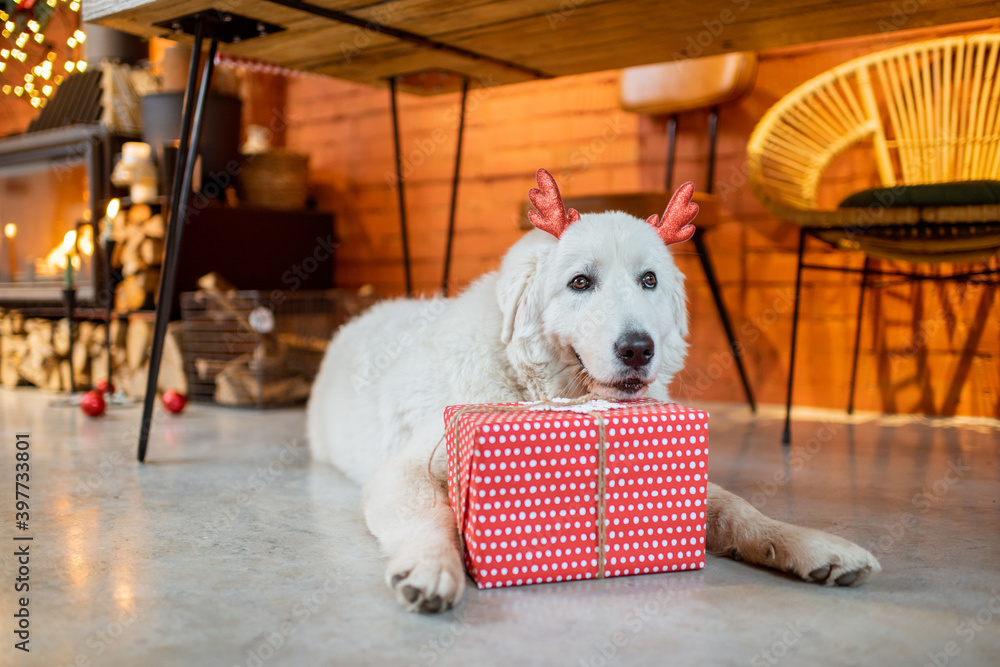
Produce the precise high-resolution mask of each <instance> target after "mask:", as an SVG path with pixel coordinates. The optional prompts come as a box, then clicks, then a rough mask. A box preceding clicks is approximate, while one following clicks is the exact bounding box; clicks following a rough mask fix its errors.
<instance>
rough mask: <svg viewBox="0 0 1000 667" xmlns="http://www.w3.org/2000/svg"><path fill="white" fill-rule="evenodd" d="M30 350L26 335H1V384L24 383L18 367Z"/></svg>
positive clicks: (13, 385) (7, 385) (6, 385)
mask: <svg viewBox="0 0 1000 667" xmlns="http://www.w3.org/2000/svg"><path fill="white" fill-rule="evenodd" d="M27 352H28V341H27V338H26V337H25V336H24V335H4V336H0V384H2V385H3V386H5V387H16V386H18V385H20V384H24V380H23V378H22V377H21V374H20V373H19V372H18V370H17V368H18V366H20V365H21V360H22V359H23V358H24V355H25V354H27Z"/></svg>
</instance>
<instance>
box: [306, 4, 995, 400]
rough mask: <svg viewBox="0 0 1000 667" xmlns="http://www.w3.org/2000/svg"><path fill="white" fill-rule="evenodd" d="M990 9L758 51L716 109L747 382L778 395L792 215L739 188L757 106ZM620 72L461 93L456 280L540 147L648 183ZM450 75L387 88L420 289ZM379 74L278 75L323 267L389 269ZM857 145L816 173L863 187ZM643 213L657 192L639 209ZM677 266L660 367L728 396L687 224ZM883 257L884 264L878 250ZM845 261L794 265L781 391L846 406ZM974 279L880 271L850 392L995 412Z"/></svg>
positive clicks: (642, 143)
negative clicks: (425, 89) (684, 291)
mask: <svg viewBox="0 0 1000 667" xmlns="http://www.w3.org/2000/svg"><path fill="white" fill-rule="evenodd" d="M983 29H989V30H996V29H1000V21H991V22H985V23H979V24H976V25H968V24H967V25H965V26H959V27H957V28H956V27H949V28H945V29H942V28H938V29H931V30H920V31H910V32H907V33H894V34H892V35H888V34H886V35H877V36H873V37H867V38H861V39H853V40H848V41H839V42H830V43H825V44H819V45H811V46H808V47H796V48H788V49H783V50H780V51H772V52H765V53H763V54H761V61H760V71H759V75H758V78H757V84H756V86H755V88H754V90H753V91H752V93H751V94H750V95H749V96H748V97H746V98H745V99H743V100H742V101H741V102H739V103H738V104H736V105H734V106H730V107H728V108H725V109H724V110H723V111H722V114H721V120H720V127H721V135H720V140H719V150H718V156H719V161H718V164H717V172H716V179H715V180H716V192H718V193H719V195H720V196H721V198H722V202H723V208H724V210H725V216H726V222H725V223H724V224H723V225H722V226H721V227H720V228H719V229H718V230H717V231H715V232H714V235H713V236H711V237H709V246H710V247H711V250H712V252H713V255H714V260H715V263H716V266H717V268H718V272H719V274H720V278H721V280H722V284H723V289H724V292H725V298H726V300H727V302H728V304H729V308H730V313H731V316H732V317H733V319H734V323H735V327H736V329H737V330H738V331H739V332H740V334H741V338H742V340H743V342H744V344H745V345H746V349H747V351H746V360H747V364H748V365H749V367H750V372H751V375H752V381H753V384H754V386H755V388H756V390H757V392H758V396H759V399H760V400H761V401H763V402H768V403H782V402H783V400H784V390H785V382H786V377H787V371H788V348H789V337H790V330H791V304H792V299H793V294H794V284H795V283H794V281H795V250H796V244H797V239H798V232H797V228H796V227H794V226H792V225H789V224H787V223H784V222H782V221H780V220H777V219H775V218H774V217H773V216H772V215H770V214H769V213H768V212H767V211H766V210H765V209H763V207H762V206H761V205H760V204H759V203H758V202H757V200H756V199H755V198H754V196H753V194H752V192H751V191H750V188H749V186H748V185H747V183H746V178H745V175H744V161H745V145H746V141H747V139H748V137H749V134H750V132H751V131H752V129H753V127H754V125H755V123H756V121H757V120H758V119H759V118H760V117H761V115H762V114H763V113H764V111H765V110H766V109H768V108H769V107H770V106H771V105H772V104H773V103H774V102H775V101H777V100H778V99H779V98H780V97H781V96H782V95H784V94H785V93H786V92H788V91H789V90H791V89H792V88H793V87H795V86H796V85H798V84H799V83H801V82H803V81H805V80H806V79H808V78H809V77H811V76H813V75H815V74H818V73H820V72H822V71H824V70H826V69H828V68H830V67H832V66H834V65H836V64H838V63H841V62H844V61H846V60H848V59H850V58H853V57H855V56H858V55H861V54H864V53H869V52H873V51H877V50H881V49H885V48H889V47H891V46H894V45H896V44H898V43H902V42H905V41H915V40H919V39H926V38H928V37H932V36H937V35H942V34H951V33H954V32H970V31H977V30H983ZM617 85H618V72H617V71H608V72H600V73H596V74H589V75H581V76H574V77H567V78H562V79H557V80H554V81H545V82H537V83H535V82H532V83H524V84H517V85H512V86H503V87H495V88H489V87H487V88H484V89H478V90H474V91H473V92H472V93H471V94H470V100H469V112H468V120H467V134H466V152H465V156H464V161H463V168H462V181H461V190H460V193H459V201H458V217H457V229H458V233H457V236H456V240H455V255H454V264H453V266H454V269H453V277H454V282H455V286H456V287H458V288H460V287H461V286H462V285H465V284H467V283H468V282H469V281H470V280H472V279H474V278H475V277H476V276H477V275H479V274H481V273H483V272H485V271H489V270H491V269H494V268H495V267H496V266H497V265H498V262H499V260H500V257H501V256H502V254H503V252H504V251H505V249H506V248H507V247H508V246H510V245H511V244H512V243H513V242H514V241H515V240H517V238H518V237H519V236H520V234H521V232H520V231H519V230H518V224H517V223H518V216H519V214H520V207H521V204H522V201H523V200H524V198H525V197H526V193H527V191H528V189H529V188H530V187H531V186H532V185H533V180H532V175H533V173H534V171H535V169H537V168H538V167H540V166H544V167H546V168H548V169H549V170H550V171H552V172H553V173H554V174H555V175H556V178H557V180H558V182H559V184H560V187H561V188H562V190H563V192H564V193H565V194H566V195H586V194H592V193H599V192H626V191H630V190H635V189H656V188H659V187H662V185H661V183H662V179H663V157H662V156H663V154H664V146H665V139H664V122H663V121H662V120H661V119H652V118H647V117H640V116H637V115H633V114H629V113H625V112H623V111H621V110H620V109H619V108H618V101H617ZM457 103H458V99H457V95H449V96H443V97H436V98H419V97H412V96H405V97H404V98H403V100H402V104H401V115H402V141H403V153H404V167H405V169H406V172H407V178H408V180H407V190H406V195H407V207H408V210H409V214H410V221H411V228H410V234H411V248H412V250H411V252H412V253H413V265H414V276H415V285H416V289H417V290H418V291H419V292H423V293H428V294H429V293H432V292H434V290H435V289H436V288H437V286H438V284H439V282H440V278H441V262H442V256H443V249H444V242H445V229H446V220H447V210H448V208H447V207H448V197H449V184H450V174H451V167H452V160H453V157H454V137H455V127H456V118H457V115H456V110H457ZM388 108H389V107H388V92H387V91H386V90H378V89H372V88H369V87H365V86H361V85H355V84H350V83H344V82H340V81H335V80H330V79H325V78H320V77H315V76H296V77H294V78H292V79H291V81H290V82H289V86H288V107H287V118H288V120H289V126H288V132H287V143H288V146H289V147H290V148H293V149H297V150H301V151H307V152H308V153H309V154H310V156H311V159H312V162H311V169H312V176H311V180H312V184H313V188H314V192H315V193H316V195H317V197H318V199H319V201H320V203H321V205H322V206H323V207H325V208H330V209H332V210H334V211H336V212H337V215H338V220H339V234H340V237H341V242H342V245H341V248H340V250H339V253H338V268H337V276H336V278H337V282H338V283H339V284H340V285H344V286H357V285H361V284H364V283H372V284H374V285H375V286H376V287H377V288H378V289H379V291H381V292H384V293H387V294H400V293H401V292H402V288H403V282H402V272H401V263H400V243H399V233H398V222H397V212H396V199H395V196H394V191H393V190H392V187H391V183H392V180H393V157H392V156H393V153H392V139H391V135H390V127H391V126H390V117H389V113H388ZM679 137H680V139H679V148H678V150H679V166H678V175H677V177H678V178H679V179H681V180H683V179H687V178H690V179H692V180H694V181H695V182H696V184H703V183H704V178H705V176H704V174H705V166H706V162H705V158H704V155H705V150H706V146H707V140H706V123H705V121H704V119H703V118H701V117H700V116H698V115H688V116H684V117H682V119H681V126H680V132H679ZM872 177H873V174H872V167H871V164H870V160H868V159H866V158H865V157H864V156H863V154H861V153H857V152H855V153H851V154H848V155H847V156H845V157H843V158H842V159H840V160H838V162H837V163H836V164H834V165H833V166H832V167H831V170H830V171H829V173H828V177H827V179H826V181H827V182H826V183H825V184H824V188H825V190H826V192H827V196H828V197H834V196H835V195H836V199H839V197H840V196H842V195H844V194H847V193H848V192H850V191H853V190H856V189H861V188H863V187H867V186H868V185H869V183H870V182H871V179H872ZM651 213H652V211H651ZM812 247H814V248H815V250H812V251H810V252H809V260H810V261H813V262H826V263H833V264H837V263H842V262H847V263H849V264H850V265H853V266H860V262H861V257H860V256H857V255H846V254H843V253H835V252H829V251H826V250H824V249H822V247H821V246H820V245H819V244H818V242H817V243H816V244H815V245H814V246H812ZM678 252H679V258H678V259H679V262H680V265H681V267H682V269H683V271H684V273H685V274H686V275H687V277H688V291H689V300H690V308H691V318H692V329H691V342H692V349H691V355H690V357H689V361H688V365H687V370H686V371H685V372H684V373H682V375H681V376H680V377H679V378H678V379H677V381H676V382H675V387H674V389H675V395H676V396H677V397H679V398H682V399H683V398H700V399H712V400H726V401H740V400H742V391H741V389H740V385H739V380H738V377H737V375H736V372H735V368H734V366H733V364H732V360H731V358H730V357H729V356H728V355H727V352H726V350H727V346H726V342H725V339H724V336H723V334H722V331H721V327H720V325H719V323H718V321H717V318H716V315H715V312H714V307H713V305H712V303H711V297H710V294H709V292H708V289H707V286H706V284H705V281H704V278H703V276H702V274H701V270H700V268H699V266H698V264H697V261H696V259H695V258H694V257H693V256H692V255H691V254H690V253H692V252H693V248H692V247H691V246H690V244H688V245H686V246H682V247H680V248H679V249H678ZM886 266H888V265H886ZM857 285H858V279H857V278H856V277H852V276H846V275H842V274H837V273H825V272H811V273H807V274H806V278H805V286H804V301H803V311H802V326H801V329H800V332H801V333H800V335H801V338H800V348H799V349H800V356H799V362H798V369H797V374H796V388H795V403H796V404H797V405H812V406H824V407H834V408H842V407H843V406H844V405H845V404H846V401H847V388H848V381H849V376H850V368H849V366H850V353H851V345H852V342H853V334H854V330H855V325H854V317H855V313H856V308H857V295H858V289H857ZM997 301H998V297H997V289H996V288H994V287H988V286H975V285H954V284H950V283H938V284H932V283H926V284H923V285H913V284H910V285H906V286H898V287H891V288H887V289H884V290H879V291H876V292H875V293H874V295H873V297H872V298H871V299H869V301H868V305H867V306H866V313H865V325H864V328H863V333H862V352H861V361H860V369H859V378H858V390H857V398H856V405H857V408H858V409H861V410H879V411H888V412H899V413H925V414H960V415H978V416H993V417H995V416H998V414H1000V330H998V326H997V321H998V316H1000V305H998V303H997Z"/></svg>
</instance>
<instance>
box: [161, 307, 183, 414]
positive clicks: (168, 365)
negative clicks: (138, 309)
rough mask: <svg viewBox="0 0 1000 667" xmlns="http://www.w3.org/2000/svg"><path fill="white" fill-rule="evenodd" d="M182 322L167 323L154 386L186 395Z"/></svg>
mask: <svg viewBox="0 0 1000 667" xmlns="http://www.w3.org/2000/svg"><path fill="white" fill-rule="evenodd" d="M183 342H184V341H183V334H182V323H181V322H171V323H170V324H168V325H167V337H166V339H164V341H163V356H162V357H160V376H159V377H158V378H157V382H156V386H157V388H158V389H159V390H160V391H166V390H167V389H173V390H174V391H179V392H180V393H182V394H184V395H185V396H187V393H188V383H187V375H186V374H185V373H184V354H183V352H182V350H183V349H184V345H183Z"/></svg>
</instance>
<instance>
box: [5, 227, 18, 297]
mask: <svg viewBox="0 0 1000 667" xmlns="http://www.w3.org/2000/svg"><path fill="white" fill-rule="evenodd" d="M3 235H4V238H6V239H7V259H8V261H7V263H8V265H9V266H10V281H11V282H15V281H16V280H17V252H16V251H15V250H14V237H15V236H17V225H15V224H14V223H13V222H8V223H7V224H6V225H4V228H3Z"/></svg>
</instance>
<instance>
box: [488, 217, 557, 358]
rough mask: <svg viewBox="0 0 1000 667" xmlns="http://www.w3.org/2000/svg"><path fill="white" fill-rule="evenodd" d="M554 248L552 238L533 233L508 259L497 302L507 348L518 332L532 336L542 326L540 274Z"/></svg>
mask: <svg viewBox="0 0 1000 667" xmlns="http://www.w3.org/2000/svg"><path fill="white" fill-rule="evenodd" d="M554 246H555V239H553V238H552V237H550V236H547V235H545V234H538V233H531V234H526V235H525V236H524V238H522V239H521V240H520V241H518V242H517V243H516V244H515V245H514V246H513V247H512V248H511V249H510V250H509V251H508V252H507V254H506V255H505V256H504V259H503V263H502V264H501V266H500V273H499V276H498V278H497V303H499V305H500V313H501V315H502V316H503V329H502V330H501V333H500V340H501V342H503V343H504V344H505V345H506V344H509V343H510V342H511V340H513V339H514V334H515V331H516V332H518V333H519V334H522V335H524V334H527V335H531V333H534V332H532V331H531V329H533V328H534V326H536V325H537V326H541V314H542V313H541V298H540V296H539V295H538V274H539V272H540V271H541V268H542V267H541V264H542V260H543V259H544V257H545V255H546V254H548V252H549V251H550V250H551V249H552V248H553V247H554Z"/></svg>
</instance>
